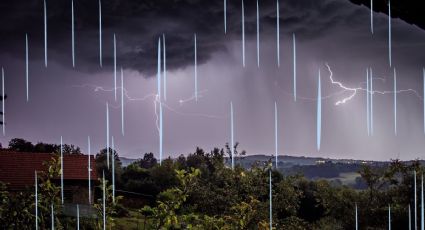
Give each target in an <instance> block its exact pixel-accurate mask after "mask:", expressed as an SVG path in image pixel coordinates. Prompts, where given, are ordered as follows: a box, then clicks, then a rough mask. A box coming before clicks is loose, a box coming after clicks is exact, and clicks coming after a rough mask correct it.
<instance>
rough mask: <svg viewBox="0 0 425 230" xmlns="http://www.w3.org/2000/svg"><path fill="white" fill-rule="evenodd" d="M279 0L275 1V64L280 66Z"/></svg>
mask: <svg viewBox="0 0 425 230" xmlns="http://www.w3.org/2000/svg"><path fill="white" fill-rule="evenodd" d="M279 11H280V9H279V0H277V1H276V55H277V66H278V67H280V25H279V23H280V16H279Z"/></svg>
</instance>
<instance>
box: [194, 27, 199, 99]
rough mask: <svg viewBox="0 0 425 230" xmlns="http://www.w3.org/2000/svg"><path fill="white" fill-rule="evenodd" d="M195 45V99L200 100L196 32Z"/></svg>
mask: <svg viewBox="0 0 425 230" xmlns="http://www.w3.org/2000/svg"><path fill="white" fill-rule="evenodd" d="M194 46H195V55H194V58H195V101H196V102H198V54H197V44H196V34H195V35H194Z"/></svg>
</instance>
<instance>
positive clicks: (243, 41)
mask: <svg viewBox="0 0 425 230" xmlns="http://www.w3.org/2000/svg"><path fill="white" fill-rule="evenodd" d="M242 66H243V67H245V6H244V3H243V0H242Z"/></svg>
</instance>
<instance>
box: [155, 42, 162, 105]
mask: <svg viewBox="0 0 425 230" xmlns="http://www.w3.org/2000/svg"><path fill="white" fill-rule="evenodd" d="M156 79H157V99H158V101H159V102H161V38H158V60H157V73H156Z"/></svg>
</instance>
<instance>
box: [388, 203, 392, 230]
mask: <svg viewBox="0 0 425 230" xmlns="http://www.w3.org/2000/svg"><path fill="white" fill-rule="evenodd" d="M388 230H391V205H388Z"/></svg>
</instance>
